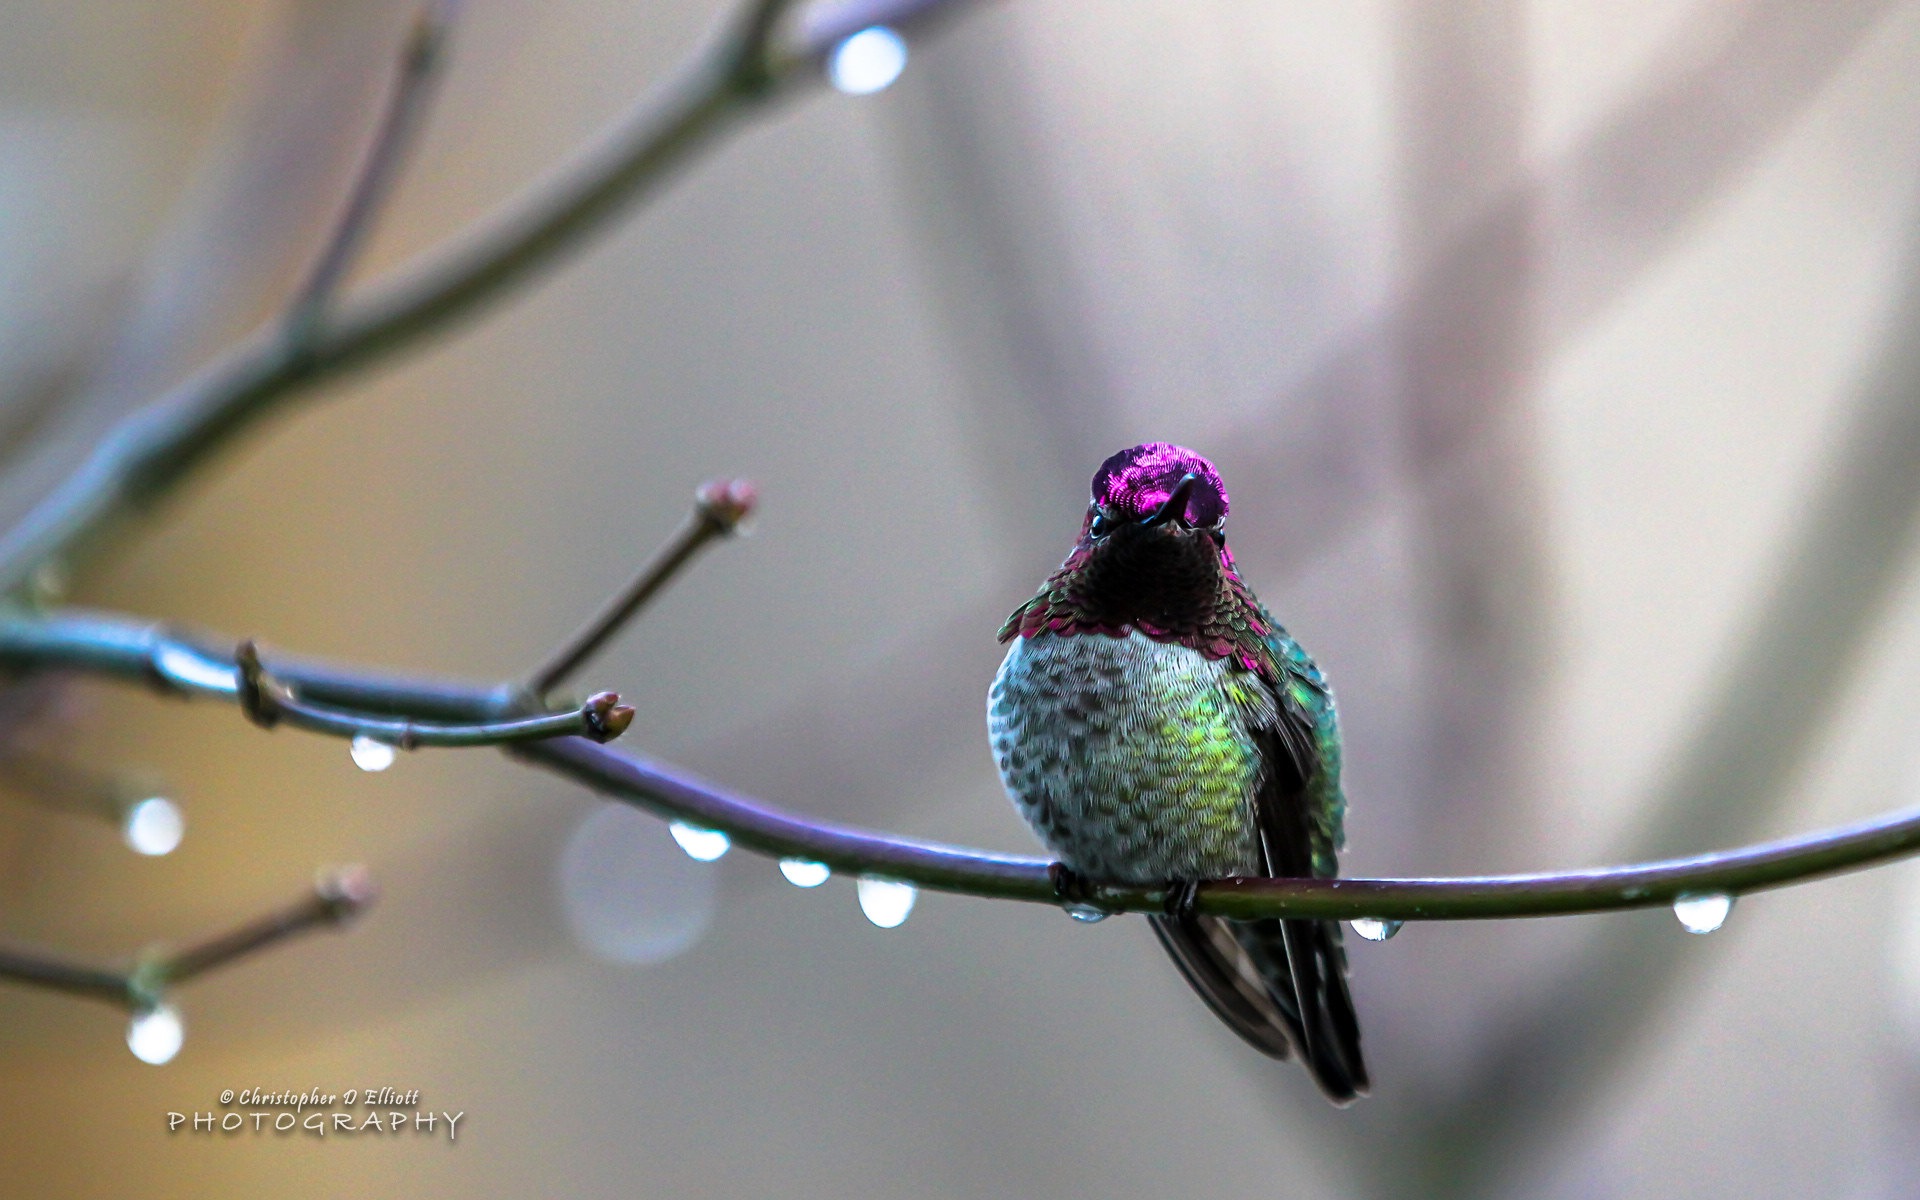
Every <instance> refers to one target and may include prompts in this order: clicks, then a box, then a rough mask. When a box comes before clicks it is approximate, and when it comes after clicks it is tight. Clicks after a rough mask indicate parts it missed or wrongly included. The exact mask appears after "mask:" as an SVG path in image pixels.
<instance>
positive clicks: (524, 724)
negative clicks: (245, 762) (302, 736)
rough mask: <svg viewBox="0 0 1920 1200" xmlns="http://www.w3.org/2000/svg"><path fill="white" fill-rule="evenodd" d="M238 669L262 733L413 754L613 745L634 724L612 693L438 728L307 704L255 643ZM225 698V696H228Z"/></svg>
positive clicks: (245, 703) (242, 696)
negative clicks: (571, 705)
mask: <svg viewBox="0 0 1920 1200" xmlns="http://www.w3.org/2000/svg"><path fill="white" fill-rule="evenodd" d="M233 657H234V662H235V664H236V666H237V667H238V669H239V688H238V690H237V692H236V693H235V698H236V699H237V700H239V702H240V711H242V712H244V713H245V714H246V715H247V719H248V720H250V721H252V722H253V723H254V724H255V725H258V726H260V727H261V728H262V729H272V728H273V727H274V726H275V725H277V724H279V723H280V722H281V721H285V722H286V723H287V724H289V725H291V726H293V727H294V728H296V729H304V730H307V731H308V732H309V733H323V734H329V735H332V736H334V737H344V738H359V737H367V738H373V739H374V740H375V741H381V742H386V743H388V744H389V745H393V746H398V747H399V748H400V749H402V750H412V749H415V748H417V747H420V746H502V745H506V744H508V743H510V742H531V741H539V740H541V739H543V738H556V737H574V736H579V737H587V738H592V739H593V740H594V741H596V742H607V741H612V740H613V739H614V738H617V737H619V736H620V735H621V734H623V733H625V732H626V731H627V727H628V726H630V725H632V724H633V709H632V708H631V707H629V706H628V705H625V704H622V703H620V697H619V696H618V695H617V694H615V693H613V692H600V693H598V694H596V695H594V696H593V697H591V698H590V699H588V701H587V702H586V703H585V704H583V705H581V706H580V707H579V708H577V709H573V710H572V711H569V712H558V713H547V714H544V715H542V716H536V717H518V718H512V719H508V720H499V721H478V722H466V723H461V724H433V723H426V722H421V721H415V720H412V719H410V718H409V719H405V720H397V721H396V720H390V719H387V718H383V717H373V716H369V715H368V714H366V713H364V712H355V711H352V710H350V709H332V708H325V707H321V706H318V705H314V704H309V703H306V702H305V701H303V700H301V699H300V698H299V697H298V696H296V695H295V694H294V692H293V690H292V689H291V688H289V687H287V685H286V684H284V683H281V682H280V681H279V680H277V679H275V678H274V677H273V676H271V675H269V674H268V673H267V670H266V668H265V667H263V666H262V665H261V664H260V652H259V650H258V649H257V648H256V647H255V646H254V644H253V642H251V641H245V642H241V643H240V645H239V648H238V649H236V650H235V651H234V656H233ZM223 694H224V693H223Z"/></svg>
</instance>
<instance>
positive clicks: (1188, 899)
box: [1166, 879, 1200, 921]
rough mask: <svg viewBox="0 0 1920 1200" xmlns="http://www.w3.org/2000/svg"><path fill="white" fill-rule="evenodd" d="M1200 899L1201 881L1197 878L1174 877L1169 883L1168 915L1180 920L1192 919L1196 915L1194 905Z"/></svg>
mask: <svg viewBox="0 0 1920 1200" xmlns="http://www.w3.org/2000/svg"><path fill="white" fill-rule="evenodd" d="M1199 899H1200V881H1199V880H1197V879H1174V880H1169V881H1168V883H1167V901H1166V910H1167V915H1168V916H1170V917H1173V918H1174V919H1176V920H1180V921H1190V920H1192V919H1193V917H1194V907H1195V905H1196V904H1197V903H1198V902H1199Z"/></svg>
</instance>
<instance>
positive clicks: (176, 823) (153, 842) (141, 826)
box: [120, 796, 187, 856]
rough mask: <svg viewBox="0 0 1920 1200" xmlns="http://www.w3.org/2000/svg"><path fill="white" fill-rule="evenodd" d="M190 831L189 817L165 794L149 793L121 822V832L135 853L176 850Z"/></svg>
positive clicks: (157, 853) (155, 853)
mask: <svg viewBox="0 0 1920 1200" xmlns="http://www.w3.org/2000/svg"><path fill="white" fill-rule="evenodd" d="M186 832H187V820H186V818H185V817H183V816H181V815H180V808H179V806H178V805H176V804H175V803H174V802H173V801H171V800H169V799H167V798H166V797H165V796H148V797H147V798H146V799H145V800H142V801H140V803H138V804H136V805H134V806H133V807H131V808H129V809H128V810H127V819H126V821H125V822H124V823H123V824H122V825H121V826H120V834H121V836H122V837H124V838H126V840H127V845H129V846H131V847H132V848H133V850H134V852H135V853H137V854H146V855H154V856H157V855H161V854H171V853H173V851H174V849H175V847H177V846H179V845H180V839H181V837H183V836H184V835H185V834H186Z"/></svg>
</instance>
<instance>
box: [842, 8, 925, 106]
mask: <svg viewBox="0 0 1920 1200" xmlns="http://www.w3.org/2000/svg"><path fill="white" fill-rule="evenodd" d="M906 69H907V42H906V39H905V38H903V37H901V36H900V35H899V34H897V33H895V32H894V31H893V30H891V29H888V28H887V27H886V26H885V25H875V26H872V27H871V28H868V29H862V30H861V31H860V32H859V33H856V34H854V35H853V36H852V37H849V38H848V39H847V40H846V41H844V42H841V43H840V44H839V45H838V46H835V47H834V48H833V53H832V54H831V55H829V56H828V58H827V78H828V79H829V80H831V81H832V83H833V86H834V87H835V88H836V89H837V90H839V91H842V92H845V93H846V94H847V95H849V96H871V95H872V94H873V93H875V92H878V91H884V90H885V89H886V88H887V86H888V85H889V84H891V83H892V82H893V81H894V80H896V79H898V78H900V72H902V71H904V70H906Z"/></svg>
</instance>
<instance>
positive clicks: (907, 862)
mask: <svg viewBox="0 0 1920 1200" xmlns="http://www.w3.org/2000/svg"><path fill="white" fill-rule="evenodd" d="M0 665H6V666H10V667H13V668H16V669H45V668H64V669H69V670H78V671H86V672H90V673H93V674H97V675H103V676H108V677H112V678H118V679H121V680H125V681H129V682H144V683H146V684H148V685H149V686H152V687H155V688H158V689H160V690H161V691H165V692H169V693H179V692H182V691H186V692H188V693H190V694H197V695H211V696H217V697H220V698H223V699H228V700H235V701H238V700H239V698H240V697H239V690H240V689H239V683H238V680H237V676H238V675H239V674H240V672H239V671H238V669H237V668H236V667H235V665H234V661H233V657H232V655H231V654H230V653H228V654H223V653H222V652H219V651H214V650H210V649H208V648H207V647H206V646H204V645H202V644H199V643H196V642H194V641H193V640H191V639H188V638H186V637H184V636H182V635H180V634H176V633H170V632H168V631H166V630H164V629H161V628H159V627H154V626H139V625H135V624H133V623H131V622H126V621H123V620H118V619H116V618H113V617H110V616H106V615H100V614H93V615H82V614H68V615H52V616H36V615H32V614H26V613H13V614H0ZM276 676H278V677H279V678H281V679H284V680H285V681H286V682H287V683H288V684H291V685H292V686H293V687H295V688H297V689H299V690H301V691H304V692H308V693H309V694H315V693H321V694H325V695H326V696H327V697H329V699H331V700H333V701H335V702H338V703H342V704H347V705H352V706H354V707H356V708H360V709H362V710H366V709H372V708H376V707H378V708H380V709H382V710H383V711H388V712H393V713H396V714H399V715H402V716H413V715H414V713H413V712H412V711H411V710H410V708H409V704H410V703H414V702H417V703H418V704H419V706H420V709H421V711H422V714H425V713H431V714H433V715H436V716H441V717H452V718H455V719H462V718H464V719H465V721H466V723H468V724H474V725H480V724H486V723H489V722H500V721H502V720H505V719H510V718H512V716H513V714H514V712H515V705H516V704H518V703H519V693H518V692H517V691H516V690H515V689H513V688H510V687H495V688H484V687H471V686H469V687H462V686H460V685H458V684H450V683H435V682H429V681H401V680H394V679H391V678H386V677H382V676H378V675H361V674H358V673H356V672H353V671H350V670H347V669H344V668H340V667H330V666H324V665H318V664H309V663H297V662H296V663H291V664H289V665H288V666H287V667H284V668H280V669H277V670H276ZM363 727H364V726H363ZM323 732H335V731H334V730H323ZM511 753H513V754H514V755H515V756H516V757H519V758H521V759H523V760H525V761H527V762H530V763H533V764H535V765H537V766H540V767H544V768H546V769H548V770H551V771H554V772H556V773H558V774H561V775H564V776H566V777H568V778H570V779H573V780H575V781H577V782H579V783H582V784H585V785H586V786H588V787H590V788H592V789H594V790H595V791H598V792H600V793H602V794H603V795H608V796H612V797H614V798H615V799H618V800H622V801H625V802H627V803H630V804H636V805H638V806H640V807H643V808H646V809H648V810H649V811H652V812H655V813H658V814H660V815H661V816H664V817H669V818H672V819H675V820H681V821H686V822H688V823H689V824H693V825H699V826H702V827H704V828H710V829H717V830H720V831H722V832H724V833H726V834H727V835H728V836H729V837H730V838H732V839H733V840H734V841H736V842H738V843H740V844H741V845H742V846H746V847H748V848H749V849H752V850H756V851H759V852H760V853H763V854H768V855H774V856H778V857H781V858H801V859H807V860H810V861H814V862H821V863H825V864H826V865H827V866H829V867H832V868H834V869H835V870H838V871H842V872H846V873H851V874H858V875H874V876H880V877H884V878H888V879H898V880H902V881H904V882H908V883H913V884H918V885H919V886H921V887H927V888H933V889H936V890H938V891H945V892H958V893H962V894H966V895H972V896H981V897H985V898H989V899H1003V900H1024V901H1029V902H1034V903H1041V904H1058V903H1060V902H1061V899H1060V897H1059V896H1058V895H1057V894H1056V893H1055V891H1054V886H1053V882H1052V880H1051V878H1050V877H1049V875H1048V867H1049V866H1050V865H1051V864H1049V863H1048V862H1047V861H1046V860H1045V859H1040V858H1027V857H1019V856H1013V855H1003V854H992V853H988V852H985V851H979V850H968V849H962V848H958V847H952V846H943V845H939V844H937V843H932V842H923V841H918V840H915V839H911V838H902V837H895V836H892V835H889V834H883V833H872V832H868V831H865V830H859V829H853V828H850V827H847V826H842V825H835V824H831V823H828V822H821V821H812V820H808V819H805V818H802V817H797V816H792V815H789V814H787V813H783V812H780V811H779V810H777V809H773V808H769V807H767V806H765V805H762V804H760V803H759V802H757V801H754V800H750V799H748V798H746V797H743V796H739V795H736V794H734V793H732V792H728V791H726V790H724V789H722V788H718V787H715V786H713V785H711V784H708V783H705V782H703V781H701V780H698V779H696V778H694V777H693V776H691V775H689V774H686V773H685V772H682V771H678V770H676V769H674V768H671V767H667V766H663V765H660V764H657V763H653V762H649V761H647V760H645V759H641V758H635V757H630V756H627V755H624V754H620V753H618V752H616V751H613V750H610V749H608V748H606V747H604V746H599V745H595V744H594V743H593V742H590V741H586V740H584V739H582V738H578V737H551V738H549V740H545V741H537V742H525V743H518V744H514V745H513V746H511ZM1913 854H1920V810H1908V811H1905V812H1900V813H1894V814H1892V815H1889V816H1885V817H1880V818H1876V819H1874V820H1871V821H1866V822H1862V823H1859V824H1855V825H1846V826H1841V827H1839V828H1837V829H1831V830H1827V831H1824V832H1820V833H1814V834H1808V835H1805V836H1802V837H1798V838H1789V839H1786V840H1783V841H1778V842H1766V843H1762V844H1760V845H1757V846H1750V847H1747V848H1744V849H1740V850H1730V851H1724V852H1721V853H1714V854H1701V855H1695V856H1692V857H1688V858H1675V859H1667V860H1663V861H1659V862H1650V863H1638V864H1634V865H1630V866H1622V867H1613V868H1606V869H1597V870H1586V871H1567V872H1560V873H1543V874H1532V875H1488V876H1467V877H1461V878H1451V879H1223V880H1216V881H1213V882H1210V883H1206V884H1203V885H1201V887H1200V889H1199V892H1198V897H1197V905H1198V911H1200V912H1207V913H1218V914H1220V915H1222V916H1228V917H1237V918H1241V919H1252V918H1256V917H1281V916H1286V917H1326V918H1334V919H1348V920H1350V919H1352V918H1355V917H1379V918H1385V919H1389V920H1428V921H1451V920H1480V919H1489V918H1505V917H1549V916H1561V915H1564V914H1568V913H1587V912H1606V911H1611V910H1615V909H1627V908H1656V907H1660V906H1663V905H1669V904H1672V903H1673V902H1674V901H1675V900H1677V899H1679V898H1681V897H1683V896H1688V895H1694V894H1707V893H1726V894H1728V895H1739V894H1741V893H1745V892H1751V891H1758V890H1761V889H1764V888H1774V887H1783V886H1786V885H1788V884H1793V883H1800V882H1804V881H1806V880H1809V879H1816V878H1819V877H1821V876H1825V875H1832V874H1836V873H1838V872H1841V871H1850V870H1857V869H1859V868H1862V867H1868V866H1872V865H1874V864H1876V863H1881V862H1886V861H1889V860H1891V859H1895V858H1901V857H1905V856H1909V855H1913ZM1076 899H1081V897H1076ZM1084 899H1085V900H1086V901H1087V902H1090V903H1092V904H1094V905H1095V906H1097V907H1099V908H1104V909H1107V910H1110V911H1113V912H1158V911H1160V910H1161V908H1162V907H1163V906H1164V905H1165V903H1166V894H1165V890H1164V889H1162V888H1159V887H1133V886H1115V885H1112V884H1101V883H1095V884H1093V885H1092V886H1091V888H1090V890H1089V891H1088V892H1087V893H1086V895H1085V896H1084Z"/></svg>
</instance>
